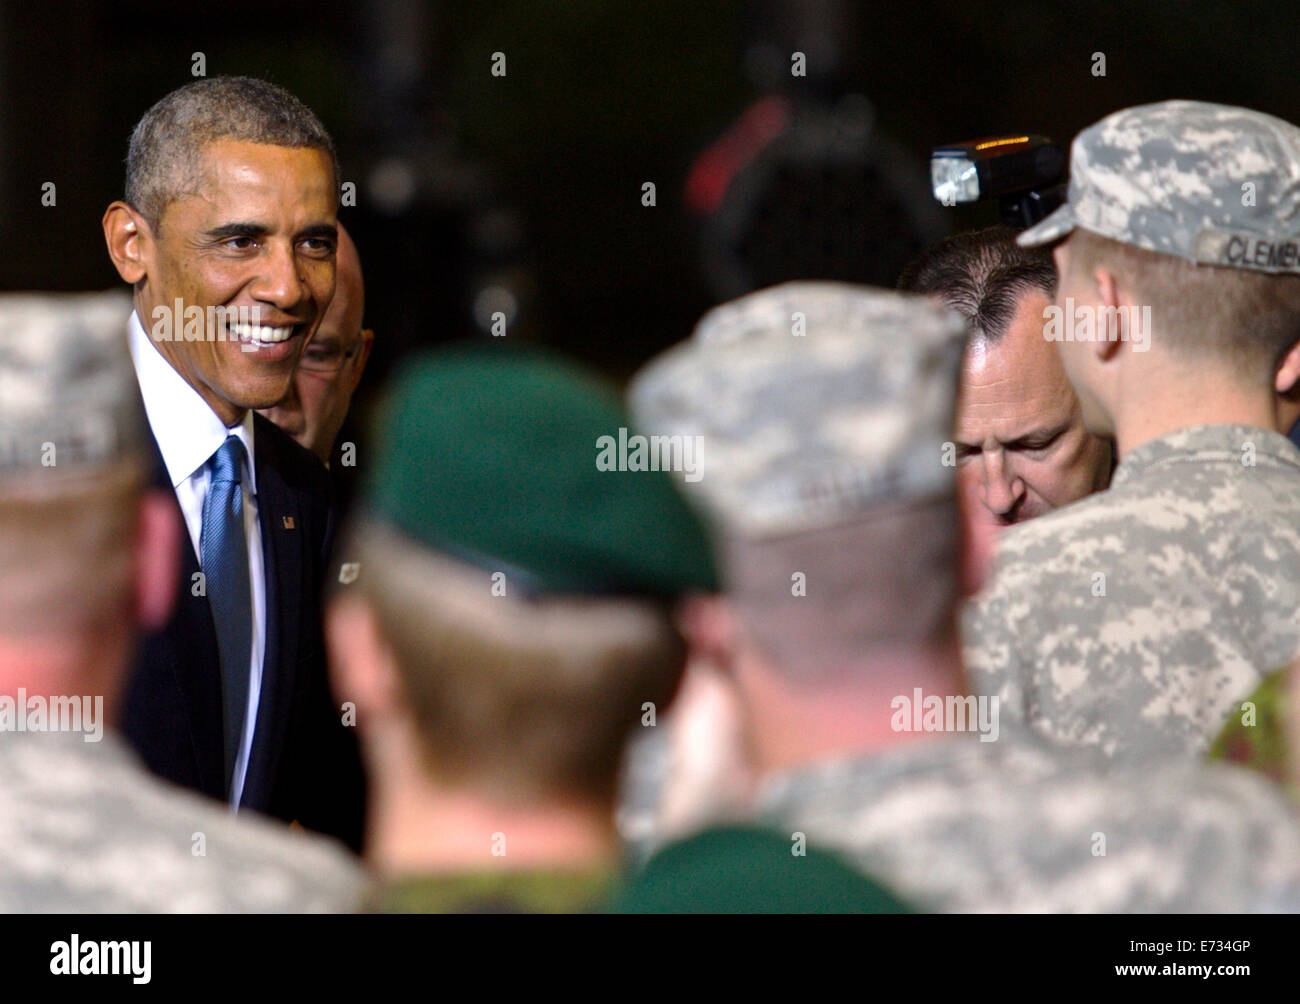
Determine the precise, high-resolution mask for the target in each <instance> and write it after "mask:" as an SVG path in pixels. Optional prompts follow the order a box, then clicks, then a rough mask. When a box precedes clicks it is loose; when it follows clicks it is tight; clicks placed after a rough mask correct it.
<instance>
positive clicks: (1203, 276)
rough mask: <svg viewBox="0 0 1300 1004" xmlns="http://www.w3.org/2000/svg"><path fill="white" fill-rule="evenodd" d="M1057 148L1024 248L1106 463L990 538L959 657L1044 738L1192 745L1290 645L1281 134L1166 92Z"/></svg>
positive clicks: (1290, 277) (1297, 641)
mask: <svg viewBox="0 0 1300 1004" xmlns="http://www.w3.org/2000/svg"><path fill="white" fill-rule="evenodd" d="M1071 156H1072V161H1071V164H1072V167H1071V179H1070V187H1069V200H1068V203H1067V204H1066V205H1064V206H1062V207H1061V208H1060V209H1059V210H1058V211H1057V212H1056V213H1054V214H1053V215H1052V216H1050V217H1049V218H1048V219H1046V220H1044V221H1043V222H1042V223H1040V224H1039V225H1038V226H1036V227H1034V228H1032V229H1031V230H1029V231H1026V232H1025V233H1024V234H1022V235H1021V237H1020V241H1021V243H1023V244H1042V243H1048V242H1054V241H1061V242H1062V243H1060V244H1058V246H1057V247H1056V251H1055V254H1056V259H1057V267H1058V271H1059V273H1060V277H1061V279H1060V283H1059V285H1058V289H1057V307H1058V309H1059V310H1060V311H1061V313H1060V314H1059V315H1058V316H1057V317H1056V318H1046V319H1045V320H1046V321H1047V323H1046V324H1045V328H1044V334H1045V336H1046V337H1049V338H1052V339H1053V340H1057V341H1059V343H1060V344H1059V345H1058V348H1059V350H1060V352H1061V354H1062V361H1063V362H1064V364H1065V367H1066V371H1067V374H1068V375H1069V376H1070V380H1071V383H1072V384H1073V385H1074V387H1075V389H1076V391H1077V392H1078V393H1079V397H1080V400H1081V401H1082V402H1083V404H1084V417H1085V421H1086V422H1087V423H1088V425H1089V428H1090V429H1091V430H1092V431H1094V432H1096V433H1099V434H1103V435H1110V436H1113V437H1114V438H1115V440H1116V445H1117V449H1118V453H1119V458H1120V463H1119V466H1118V468H1117V470H1116V472H1115V475H1114V478H1113V480H1112V483H1111V487H1110V489H1109V490H1108V491H1106V492H1103V493H1101V494H1098V495H1094V496H1091V497H1090V498H1087V499H1084V500H1082V501H1080V502H1078V503H1076V504H1074V505H1072V506H1069V507H1067V508H1065V509H1063V510H1060V511H1058V512H1055V513H1052V514H1050V515H1049V516H1047V517H1044V518H1043V519H1041V520H1035V521H1033V523H1031V524H1027V525H1025V526H1023V527H1017V528H1016V529H1015V531H1014V532H1011V533H1008V534H1006V535H1005V536H1004V538H1003V539H1002V540H1001V541H1000V542H999V550H998V555H997V559H996V565H995V573H994V576H993V578H992V580H991V582H990V584H989V586H988V588H987V590H986V592H985V593H984V594H983V596H982V597H981V598H980V599H979V602H978V603H976V604H975V605H974V606H973V608H972V610H971V611H970V615H969V619H968V621H967V625H966V626H967V637H966V641H967V650H966V662H967V666H968V668H969V670H970V671H971V674H972V679H973V682H974V683H975V685H976V687H977V688H978V689H981V690H986V691H988V692H991V693H997V694H999V695H1001V696H1002V698H1003V702H1004V704H1003V706H1004V708H1005V709H1006V711H1007V713H1008V714H1014V715H1017V716H1022V717H1023V718H1024V719H1025V720H1027V721H1028V723H1029V724H1030V725H1031V726H1032V727H1033V728H1034V729H1036V730H1038V731H1040V732H1042V733H1043V734H1044V735H1046V736H1049V737H1051V738H1052V739H1053V740H1056V741H1059V742H1063V743H1067V744H1070V745H1080V746H1093V747H1096V748H1097V749H1098V750H1100V751H1101V753H1102V754H1103V755H1104V756H1107V757H1111V758H1116V759H1132V760H1145V759H1149V758H1151V757H1153V756H1165V755H1171V756H1177V757H1184V758H1190V757H1193V756H1197V755H1199V754H1202V753H1204V752H1205V750H1206V748H1207V747H1208V746H1209V743H1210V741H1211V739H1212V738H1213V737H1214V735H1215V734H1216V733H1217V732H1218V731H1219V729H1220V728H1221V727H1222V726H1223V724H1224V721H1225V719H1226V717H1227V715H1228V713H1229V712H1230V711H1231V709H1232V708H1233V707H1235V706H1236V704H1237V703H1238V702H1239V701H1241V700H1243V699H1244V698H1245V697H1246V696H1247V695H1248V694H1249V693H1250V692H1251V690H1252V689H1253V688H1254V687H1255V686H1256V685H1257V684H1258V682H1259V681H1260V678H1261V675H1262V674H1263V673H1265V672H1268V671H1269V670H1271V669H1273V668H1275V667H1277V666H1280V665H1285V664H1286V663H1288V662H1290V661H1291V659H1292V658H1293V657H1295V656H1296V654H1297V652H1300V476H1298V475H1300V451H1297V449H1296V447H1295V446H1294V445H1292V444H1291V443H1290V442H1288V441H1287V440H1286V439H1285V438H1284V437H1283V436H1282V435H1279V434H1278V433H1277V432H1275V431H1273V429H1272V424H1273V422H1274V420H1275V416H1274V401H1273V386H1274V385H1275V384H1276V385H1277V386H1284V385H1289V384H1290V383H1291V381H1292V380H1293V379H1294V377H1295V371H1296V367H1297V366H1300V356H1298V354H1297V352H1296V351H1294V350H1291V351H1288V350H1289V349H1290V348H1291V345H1292V343H1293V342H1294V340H1295V332H1296V331H1297V330H1300V277H1297V274H1298V273H1300V257H1298V256H1300V129H1297V128H1295V127H1294V126H1292V125H1290V124H1288V123H1286V122H1282V121H1280V120H1278V119H1275V118H1271V117H1270V116H1267V115H1262V114H1259V113H1256V112H1252V111H1247V110H1245V109H1240V108H1228V107H1224V106H1221V105H1210V104H1201V103H1197V102H1187V101H1170V102H1164V103H1161V104H1155V105H1146V106H1143V107H1138V108H1131V109H1126V110H1124V111H1121V112H1117V113H1115V114H1114V115H1111V116H1109V117H1107V118H1106V119H1103V120H1102V121H1101V122H1099V123H1097V124H1096V125H1094V126H1092V127H1090V128H1088V129H1086V130H1084V131H1083V132H1082V133H1080V134H1079V136H1078V137H1077V138H1076V139H1075V141H1074V145H1073V149H1072V155H1071ZM1117 307H1118V308H1120V309H1121V310H1130V311H1131V312H1130V314H1129V315H1128V317H1126V318H1124V319H1123V320H1121V322H1120V324H1119V326H1118V327H1114V328H1111V327H1109V326H1108V325H1107V322H1106V319H1105V316H1104V312H1105V311H1106V310H1107V309H1114V308H1117ZM1146 308H1149V309H1150V312H1149V314H1148V316H1147V318H1146V323H1145V324H1143V318H1142V314H1141V310H1143V309H1146ZM1098 317H1100V318H1102V320H1098V321H1096V323H1095V324H1092V323H1091V322H1092V321H1093V320H1094V319H1095V318H1098ZM1072 321H1078V322H1079V325H1080V326H1079V327H1075V328H1073V329H1072ZM1062 322H1063V326H1061V325H1062ZM1085 325H1086V326H1085ZM1279 360H1281V363H1280V364H1279Z"/></svg>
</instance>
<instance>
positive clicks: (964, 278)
mask: <svg viewBox="0 0 1300 1004" xmlns="http://www.w3.org/2000/svg"><path fill="white" fill-rule="evenodd" d="M898 288H899V289H900V290H903V291H904V292H909V293H924V294H927V295H930V296H937V297H939V298H941V299H942V300H943V301H944V302H945V303H946V304H948V306H950V307H952V308H953V309H954V310H956V311H957V312H958V313H959V314H961V315H962V316H963V317H964V318H966V323H967V324H969V325H970V326H971V329H972V333H973V334H975V335H979V336H982V337H984V338H986V339H988V340H989V341H990V342H996V341H998V340H999V339H1000V338H1001V337H1002V336H1003V335H1004V334H1006V331H1007V327H1008V326H1009V325H1010V324H1011V319H1012V318H1013V317H1014V316H1015V313H1016V308H1017V306H1018V305H1019V302H1020V298H1021V297H1023V296H1024V295H1025V294H1026V293H1028V292H1032V291H1038V292H1041V293H1044V294H1046V295H1047V296H1048V297H1049V298H1050V297H1052V295H1053V294H1054V293H1055V290H1056V269H1055V268H1054V267H1053V265H1052V255H1051V252H1050V251H1049V250H1048V249H1046V248H1022V247H1021V246H1020V245H1019V244H1017V243H1016V232H1015V231H1014V230H1012V229H1010V228H1009V227H1004V226H996V227H988V228H986V229H984V230H972V231H970V232H968V233H964V234H956V235H954V236H952V237H947V238H945V239H943V240H941V241H940V242H939V243H938V244H935V245H933V246H932V247H930V248H927V249H926V250H925V251H923V252H922V253H921V256H920V257H919V258H917V259H916V261H914V262H912V264H911V265H909V266H908V267H907V268H906V269H905V270H904V271H903V274H902V276H901V277H900V278H899V280H898Z"/></svg>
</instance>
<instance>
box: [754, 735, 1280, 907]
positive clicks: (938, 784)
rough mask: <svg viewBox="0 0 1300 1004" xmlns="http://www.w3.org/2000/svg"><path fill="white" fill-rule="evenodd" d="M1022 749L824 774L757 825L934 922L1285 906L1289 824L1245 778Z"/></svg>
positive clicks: (779, 801)
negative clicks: (939, 918) (839, 859)
mask: <svg viewBox="0 0 1300 1004" xmlns="http://www.w3.org/2000/svg"><path fill="white" fill-rule="evenodd" d="M1076 752H1077V751H1070V755H1068V756H1067V755H1066V754H1065V753H1064V752H1063V751H1059V750H1052V749H1050V748H1049V747H1047V746H1045V745H1041V744H1037V743H1034V742H1032V741H1028V740H1016V741H1013V742H1003V741H999V742H996V743H991V744H981V743H979V742H978V741H973V740H972V741H969V742H968V741H966V740H965V739H956V738H954V739H945V740H938V741H934V742H929V743H925V744H920V743H918V744H917V746H916V747H915V748H912V749H904V750H900V751H898V752H893V753H888V754H884V755H874V756H863V757H857V758H853V759H849V760H842V761H838V762H834V763H826V764H820V765H817V766H815V767H811V768H808V769H805V770H801V771H797V772H794V773H791V774H789V775H786V776H785V777H784V778H782V779H779V780H778V781H776V782H775V783H774V784H772V785H770V786H769V787H768V789H767V791H766V792H765V795H764V798H763V802H762V807H763V816H764V818H765V819H766V820H769V821H770V822H771V823H773V824H775V823H776V821H779V822H780V824H781V825H783V826H784V827H786V828H789V829H791V830H792V831H801V832H805V833H806V834H807V837H808V841H809V846H810V847H812V846H821V847H826V848H829V849H832V850H838V851H840V852H841V853H842V854H844V855H846V856H848V857H849V858H851V859H852V860H853V862H854V863H855V865H856V866H857V867H858V868H859V869H860V870H862V871H863V872H864V873H866V874H867V875H870V876H872V877H874V878H876V879H878V880H879V881H881V882H884V883H885V884H886V885H888V886H889V887H890V888H892V889H894V890H896V891H897V892H898V893H899V895H900V896H902V897H903V898H904V899H907V900H909V901H912V902H916V903H918V904H922V905H924V906H925V907H927V908H929V909H934V910H939V911H944V912H1002V911H1012V912H1067V913H1075V912H1085V913H1087V912H1150V911H1198V912H1199V911H1223V912H1238V911H1262V910H1294V909H1295V908H1296V906H1297V905H1300V858H1298V857H1297V854H1300V829H1298V827H1297V822H1296V819H1295V818H1294V816H1293V814H1292V813H1291V811H1290V808H1289V806H1288V805H1287V804H1286V802H1285V800H1284V799H1282V798H1280V797H1279V796H1278V794H1277V793H1276V792H1275V791H1273V790H1272V789H1271V788H1270V787H1269V786H1268V785H1267V784H1265V783H1263V782H1262V781H1261V780H1260V779H1258V778H1256V777H1253V776H1251V775H1249V774H1248V773H1247V772H1244V771H1241V770H1237V769H1231V768H1222V767H1220V768H1214V769H1207V768H1201V767H1197V766H1194V765H1169V766H1166V767H1162V768H1159V769H1156V770H1142V771H1137V770H1133V771H1116V772H1113V773H1109V774H1108V773H1106V772H1104V771H1102V770H1100V769H1098V763H1097V761H1095V760H1094V759H1093V758H1092V757H1090V756H1088V755H1084V756H1077V755H1075V753H1076Z"/></svg>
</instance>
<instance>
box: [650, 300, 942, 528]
mask: <svg viewBox="0 0 1300 1004" xmlns="http://www.w3.org/2000/svg"><path fill="white" fill-rule="evenodd" d="M964 334H965V325H964V323H963V321H962V319H961V317H960V316H958V315H957V314H956V313H955V312H954V311H952V310H949V309H948V308H947V307H944V306H941V305H940V304H937V303H935V302H933V301H931V300H930V299H929V298H927V297H921V296H915V295H911V294H906V293H896V292H893V291H892V290H883V289H874V288H871V287H866V286H851V285H845V284H842V283H832V282H792V283H787V284H785V285H782V286H775V287H772V288H771V289H765V290H762V291H760V292H757V293H752V294H750V295H749V296H745V297H742V298H741V299H739V300H735V301H733V302H731V303H728V304H725V305H723V306H721V307H718V308H716V309H714V310H712V311H710V312H709V313H708V314H706V315H705V316H704V318H703V320H701V321H700V323H699V325H698V327H697V328H696V331H695V334H694V336H693V337H692V338H690V339H688V340H687V341H685V342H682V343H680V344H679V345H676V346H674V347H673V348H671V349H669V350H668V351H666V352H664V353H663V354H661V355H660V356H658V357H657V358H655V359H653V360H652V361H651V362H650V363H649V364H647V366H646V367H645V368H644V369H642V370H641V371H640V372H639V373H638V374H637V375H636V377H635V378H634V380H633V382H632V385H631V388H630V390H629V405H630V408H631V411H632V415H633V418H634V419H635V420H636V422H637V424H638V426H639V427H640V428H642V429H644V430H645V431H646V432H647V433H649V434H651V436H652V437H659V439H660V441H661V442H664V441H667V442H670V443H671V441H672V438H673V437H682V439H683V440H684V441H685V440H686V439H687V437H699V438H698V439H696V440H695V442H697V443H698V444H699V448H698V449H697V451H696V453H697V455H698V456H699V457H700V458H701V463H700V465H699V469H698V471H697V473H696V476H695V478H694V480H692V478H691V477H685V478H684V479H683V480H685V481H686V483H687V484H686V487H687V489H688V490H689V491H690V493H691V495H692V496H693V497H694V499H695V500H696V502H697V503H698V504H699V505H701V506H702V507H703V508H704V509H705V511H707V512H708V513H709V514H710V515H711V516H712V517H713V518H714V519H716V520H717V521H718V522H719V523H720V524H721V525H722V526H723V527H724V528H725V529H726V530H727V531H728V532H730V533H732V534H735V535H737V536H743V537H750V538H758V537H769V536H781V535H786V534H793V533H799V532H802V531H805V530H811V529H817V528H821V527H826V526H832V525H835V524H837V523H842V522H845V521H847V520H849V519H852V518H853V517H854V516H855V515H857V514H858V513H860V511H861V510H863V509H865V508H869V507H871V506H875V505H878V504H881V503H884V502H891V501H900V500H906V499H912V498H915V499H926V498H935V497H941V496H944V495H948V494H951V493H952V492H953V491H954V468H953V467H951V466H948V465H945V464H944V462H943V460H944V445H945V443H947V442H948V441H949V440H950V439H951V437H952V421H953V411H954V405H955V401H956V396H957V372H958V367H959V365H960V359H961V350H962V344H963V341H964Z"/></svg>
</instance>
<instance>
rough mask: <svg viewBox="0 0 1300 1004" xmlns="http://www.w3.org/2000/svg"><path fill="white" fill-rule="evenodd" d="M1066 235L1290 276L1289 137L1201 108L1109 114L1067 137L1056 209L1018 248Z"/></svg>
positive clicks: (1259, 122) (1297, 138)
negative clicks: (1083, 234)
mask: <svg viewBox="0 0 1300 1004" xmlns="http://www.w3.org/2000/svg"><path fill="white" fill-rule="evenodd" d="M1076 226H1077V227H1082V228H1083V229H1085V230H1090V231H1092V232H1093V233H1097V234H1100V235H1101V236H1103V237H1109V238H1111V239H1112V240H1116V241H1120V242H1122V243H1124V244H1132V245H1134V246H1136V247H1140V248H1146V249H1147V250H1150V251H1159V252H1162V253H1164V254H1170V255H1176V256H1177V257H1179V258H1184V259H1186V260H1188V261H1191V262H1195V263H1198V264H1202V265H1225V266H1231V267H1234V268H1246V269H1253V270H1256V271H1260V272H1289V273H1300V129H1297V128H1296V127H1295V126H1293V125H1291V124H1290V123H1289V122H1284V121H1282V120H1281V119H1277V118H1274V117H1273V116H1271V115H1265V114H1263V113H1262V112H1255V111H1251V110H1249V109H1247V108H1233V107H1230V106H1228V105H1215V104H1207V103H1205V102H1201V101H1163V102H1160V103H1159V104H1152V105H1140V106H1138V107H1136V108H1125V109H1123V110H1122V111H1118V112H1115V113H1114V114H1113V115H1108V116H1107V117H1106V118H1104V119H1102V120H1101V121H1100V122H1098V123H1096V124H1095V125H1092V126H1089V127H1088V128H1087V129H1085V130H1083V132H1081V133H1079V135H1078V136H1076V137H1075V138H1074V143H1073V144H1072V146H1071V147H1070V186H1069V194H1068V198H1067V201H1066V203H1065V204H1064V205H1063V206H1061V207H1060V208H1059V209H1057V210H1056V212H1054V213H1052V214H1051V215H1050V216H1048V217H1047V219H1045V220H1043V221H1042V222H1041V223H1039V224H1038V225H1037V226H1034V227H1031V228H1030V229H1028V230H1026V231H1025V232H1024V233H1023V234H1021V235H1020V238H1019V241H1020V243H1021V244H1022V245H1024V246H1026V247H1030V246H1033V245H1036V244H1047V243H1050V242H1052V241H1056V240H1059V239H1060V238H1061V237H1064V236H1065V235H1066V234H1068V233H1069V232H1070V231H1071V230H1073V229H1074V228H1075V227H1076Z"/></svg>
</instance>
